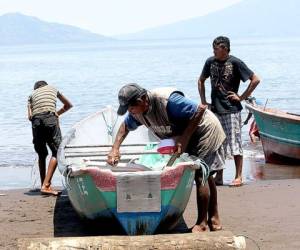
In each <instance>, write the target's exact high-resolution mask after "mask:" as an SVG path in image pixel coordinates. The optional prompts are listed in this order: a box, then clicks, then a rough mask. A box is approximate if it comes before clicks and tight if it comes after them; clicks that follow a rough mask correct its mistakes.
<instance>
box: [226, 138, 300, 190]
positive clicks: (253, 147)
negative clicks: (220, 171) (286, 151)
mask: <svg viewBox="0 0 300 250" xmlns="http://www.w3.org/2000/svg"><path fill="white" fill-rule="evenodd" d="M243 149H244V164H243V182H244V183H251V182H253V181H256V180H282V179H298V178H299V179H300V165H277V164H269V163H265V157H264V154H263V149H262V145H261V143H260V142H257V143H255V144H253V143H251V142H249V141H246V142H245V144H244V145H243ZM234 175H235V164H234V161H233V160H227V161H226V168H225V170H224V177H223V179H224V185H228V184H229V183H230V182H231V181H232V180H233V179H234Z"/></svg>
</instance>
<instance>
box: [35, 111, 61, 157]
mask: <svg viewBox="0 0 300 250" xmlns="http://www.w3.org/2000/svg"><path fill="white" fill-rule="evenodd" d="M31 122H32V134H33V144H34V149H35V151H36V152H37V154H38V155H39V157H46V156H47V155H48V150H47V146H46V145H48V147H49V148H50V150H51V152H52V156H53V157H56V156H57V150H58V147H59V144H60V143H61V140H62V137H61V131H60V128H59V124H58V118H57V116H56V115H55V114H54V113H52V112H44V113H41V114H37V115H35V116H34V117H33V118H32V120H31Z"/></svg>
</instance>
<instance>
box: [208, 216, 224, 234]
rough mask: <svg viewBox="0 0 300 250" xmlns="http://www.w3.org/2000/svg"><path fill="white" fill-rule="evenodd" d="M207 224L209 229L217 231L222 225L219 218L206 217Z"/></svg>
mask: <svg viewBox="0 0 300 250" xmlns="http://www.w3.org/2000/svg"><path fill="white" fill-rule="evenodd" d="M207 224H208V226H209V229H210V231H219V230H222V225H221V222H220V220H219V219H214V218H211V219H208V221H207Z"/></svg>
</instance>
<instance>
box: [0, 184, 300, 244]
mask: <svg viewBox="0 0 300 250" xmlns="http://www.w3.org/2000/svg"><path fill="white" fill-rule="evenodd" d="M299 190H300V181H299V179H289V180H265V181H256V182H254V183H251V184H249V185H244V186H242V187H240V188H229V187H228V186H221V187H218V194H219V207H220V214H221V219H222V223H223V228H224V230H229V231H232V232H233V233H234V234H236V235H244V236H246V237H248V238H247V245H248V248H247V249H259V248H258V247H257V246H259V247H260V249H300V213H299V211H300V199H299V194H298V192H299ZM0 193H1V194H5V195H1V196H0V249H15V248H16V247H17V239H18V238H28V237H29V238H35V237H62V236H64V237H68V236H87V235H103V234H111V233H113V234H122V231H120V230H115V229H113V228H109V227H107V226H108V225H107V224H106V225H105V226H104V225H103V223H102V224H92V223H89V222H83V221H82V220H80V219H79V218H78V216H77V214H76V213H75V211H74V210H73V208H72V206H71V204H70V202H69V199H68V196H67V195H66V194H65V193H64V194H63V195H62V196H60V197H57V198H56V197H44V196H41V195H40V194H39V192H29V191H28V190H24V189H22V190H10V191H7V190H6V191H1V192H0ZM184 219H185V223H186V224H187V226H188V227H191V226H192V225H193V224H194V222H195V220H196V203H195V189H194V190H193V193H192V195H191V198H190V201H189V204H188V207H187V209H186V211H185V213H184ZM256 244H257V245H256Z"/></svg>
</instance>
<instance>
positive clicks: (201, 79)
mask: <svg viewBox="0 0 300 250" xmlns="http://www.w3.org/2000/svg"><path fill="white" fill-rule="evenodd" d="M205 80H206V78H204V77H202V76H200V77H199V80H198V91H199V95H200V99H201V103H202V104H203V105H208V103H207V101H206V97H205Z"/></svg>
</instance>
